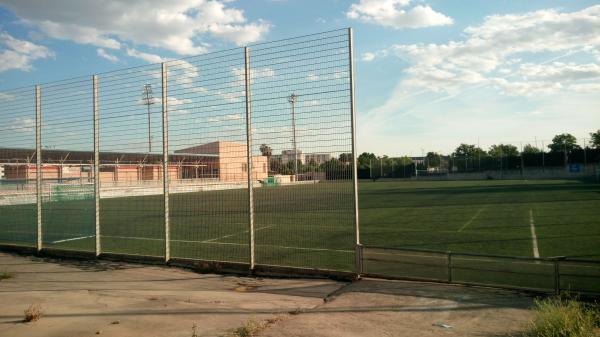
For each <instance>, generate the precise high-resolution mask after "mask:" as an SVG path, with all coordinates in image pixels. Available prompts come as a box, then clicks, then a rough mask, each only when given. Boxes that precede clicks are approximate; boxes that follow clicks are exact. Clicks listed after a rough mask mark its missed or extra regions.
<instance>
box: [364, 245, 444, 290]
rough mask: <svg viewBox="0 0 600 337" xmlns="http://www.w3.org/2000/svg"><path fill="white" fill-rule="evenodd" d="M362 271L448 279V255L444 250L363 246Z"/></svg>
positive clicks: (389, 275)
mask: <svg viewBox="0 0 600 337" xmlns="http://www.w3.org/2000/svg"><path fill="white" fill-rule="evenodd" d="M362 259H363V261H362V264H363V272H364V273H365V275H368V276H378V277H393V278H394V277H395V278H407V279H421V280H432V281H444V282H445V281H447V280H449V277H450V275H449V272H450V269H449V268H448V256H447V254H446V253H444V252H433V251H419V250H403V249H393V248H379V247H364V249H363V252H362Z"/></svg>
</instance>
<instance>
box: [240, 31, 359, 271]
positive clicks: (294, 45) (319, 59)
mask: <svg viewBox="0 0 600 337" xmlns="http://www.w3.org/2000/svg"><path fill="white" fill-rule="evenodd" d="M349 46H350V43H349V34H348V31H347V30H338V31H332V32H328V33H323V34H316V35H310V36H304V37H299V38H293V39H288V40H283V41H277V42H271V43H263V44H258V45H255V46H251V47H250V68H251V71H250V73H251V76H250V77H251V88H252V96H251V102H252V131H253V134H252V138H253V146H252V149H251V151H252V156H253V157H260V156H262V157H263V158H261V161H260V162H259V161H257V162H255V163H254V166H255V167H257V168H258V169H262V167H264V166H265V164H266V162H268V165H266V166H268V167H266V169H267V170H268V172H269V174H268V177H265V175H264V173H263V174H262V176H260V177H256V178H257V179H256V180H261V181H262V182H263V187H261V188H257V189H256V190H255V192H254V198H255V201H254V204H255V236H256V263H257V264H265V265H279V266H293V267H310V268H321V269H335V270H353V263H354V208H353V200H354V199H353V185H352V124H351V123H352V113H351V103H352V102H351V90H350V89H351V81H350V76H351V74H350V63H349V62H350V50H349ZM265 178H266V179H265Z"/></svg>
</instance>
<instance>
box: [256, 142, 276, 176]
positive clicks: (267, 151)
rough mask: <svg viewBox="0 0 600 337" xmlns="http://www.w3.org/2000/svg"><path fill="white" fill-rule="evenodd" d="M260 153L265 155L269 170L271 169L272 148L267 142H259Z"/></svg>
mask: <svg viewBox="0 0 600 337" xmlns="http://www.w3.org/2000/svg"><path fill="white" fill-rule="evenodd" d="M259 150H260V153H261V154H262V155H263V156H265V157H267V163H269V165H268V166H269V170H270V169H271V165H272V164H271V155H273V149H271V147H270V146H268V145H267V144H260V148H259Z"/></svg>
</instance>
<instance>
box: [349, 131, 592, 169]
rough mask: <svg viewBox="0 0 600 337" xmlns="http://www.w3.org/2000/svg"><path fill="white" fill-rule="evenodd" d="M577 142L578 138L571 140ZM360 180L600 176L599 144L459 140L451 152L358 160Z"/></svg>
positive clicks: (368, 156)
mask: <svg viewBox="0 0 600 337" xmlns="http://www.w3.org/2000/svg"><path fill="white" fill-rule="evenodd" d="M575 140H576V141H575ZM358 161H359V164H358V177H359V179H375V180H376V179H380V178H384V179H385V178H398V179H402V178H410V179H425V180H428V179H429V180H432V179H521V178H526V179H536V178H539V179H553V178H573V177H593V176H597V175H598V171H597V168H598V163H600V148H598V147H597V146H595V145H594V144H593V143H592V142H591V140H590V139H589V138H585V137H579V138H573V139H572V140H570V139H569V140H568V141H565V140H564V139H563V138H560V139H556V140H554V141H553V140H548V139H546V140H543V139H534V140H529V141H519V142H498V143H496V144H487V145H479V144H467V143H463V144H460V145H459V146H458V147H457V148H456V149H455V150H454V151H446V152H442V151H437V150H427V148H426V147H424V148H423V149H422V154H421V155H420V156H409V155H404V156H397V157H391V156H386V155H383V156H381V155H380V156H376V155H375V154H369V153H364V154H362V155H361V156H359V158H358Z"/></svg>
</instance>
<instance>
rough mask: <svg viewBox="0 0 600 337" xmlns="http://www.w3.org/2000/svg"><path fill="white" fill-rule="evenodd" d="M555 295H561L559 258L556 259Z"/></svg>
mask: <svg viewBox="0 0 600 337" xmlns="http://www.w3.org/2000/svg"><path fill="white" fill-rule="evenodd" d="M553 262H554V294H556V295H560V268H559V266H558V264H559V263H560V259H559V258H555V259H554V261H553Z"/></svg>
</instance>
